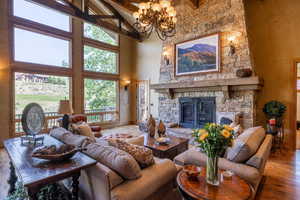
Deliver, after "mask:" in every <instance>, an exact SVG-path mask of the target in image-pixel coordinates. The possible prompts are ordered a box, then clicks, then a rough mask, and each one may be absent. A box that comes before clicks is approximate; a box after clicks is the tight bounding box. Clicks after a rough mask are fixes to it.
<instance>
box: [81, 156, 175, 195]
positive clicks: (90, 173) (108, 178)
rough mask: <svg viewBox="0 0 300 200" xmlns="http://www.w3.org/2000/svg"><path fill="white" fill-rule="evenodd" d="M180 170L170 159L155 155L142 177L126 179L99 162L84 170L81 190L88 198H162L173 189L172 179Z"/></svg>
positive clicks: (143, 171)
mask: <svg viewBox="0 0 300 200" xmlns="http://www.w3.org/2000/svg"><path fill="white" fill-rule="evenodd" d="M176 174H177V170H176V167H175V165H174V163H173V162H172V161H171V160H168V159H157V158H155V164H154V165H152V166H150V167H147V168H145V169H143V170H142V177H140V178H138V179H136V180H123V181H122V183H120V184H118V185H116V186H113V184H112V183H113V182H115V181H117V180H118V179H122V178H121V177H120V176H118V175H117V174H116V173H115V172H114V171H112V170H111V169H109V168H108V167H106V166H104V165H102V164H101V163H97V165H96V166H94V167H91V168H89V169H87V170H85V171H83V172H82V174H81V177H80V189H81V190H80V191H81V195H82V196H84V198H85V200H143V199H147V200H159V199H161V197H163V196H166V195H170V193H172V192H174V191H173V186H174V185H173V180H174V178H175V177H176Z"/></svg>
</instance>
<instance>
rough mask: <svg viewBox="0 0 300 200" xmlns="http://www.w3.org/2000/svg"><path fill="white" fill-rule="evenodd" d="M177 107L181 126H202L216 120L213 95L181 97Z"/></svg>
mask: <svg viewBox="0 0 300 200" xmlns="http://www.w3.org/2000/svg"><path fill="white" fill-rule="evenodd" d="M179 107H180V110H179V111H180V115H179V116H180V119H179V123H180V126H181V127H184V128H202V127H203V126H204V125H205V124H206V123H212V122H216V98H215V97H181V98H179Z"/></svg>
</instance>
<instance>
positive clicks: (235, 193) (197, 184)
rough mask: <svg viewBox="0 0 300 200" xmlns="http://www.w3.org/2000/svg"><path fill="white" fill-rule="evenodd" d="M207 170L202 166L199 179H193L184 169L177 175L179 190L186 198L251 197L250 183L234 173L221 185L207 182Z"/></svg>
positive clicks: (226, 199)
mask: <svg viewBox="0 0 300 200" xmlns="http://www.w3.org/2000/svg"><path fill="white" fill-rule="evenodd" d="M205 176H206V170H205V168H202V171H201V173H200V174H199V176H198V179H197V180H191V179H190V178H189V177H188V176H187V174H186V173H185V172H184V171H181V172H179V173H178V175H177V184H178V187H179V190H180V192H181V194H182V195H183V197H184V198H185V199H186V200H248V199H250V198H251V195H252V190H251V187H250V185H249V184H248V183H247V182H246V181H244V180H243V179H241V178H240V177H238V176H236V175H233V176H232V177H231V178H228V179H227V178H226V179H225V178H224V179H223V181H222V182H220V185H219V186H212V185H209V184H207V183H206V177H205Z"/></svg>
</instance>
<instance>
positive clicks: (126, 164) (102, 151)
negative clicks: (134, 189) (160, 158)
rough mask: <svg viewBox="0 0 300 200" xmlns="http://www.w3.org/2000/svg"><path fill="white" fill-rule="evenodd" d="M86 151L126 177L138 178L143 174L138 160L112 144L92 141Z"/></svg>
mask: <svg viewBox="0 0 300 200" xmlns="http://www.w3.org/2000/svg"><path fill="white" fill-rule="evenodd" d="M85 153H86V154H87V155H89V156H91V157H92V158H94V159H95V160H97V161H98V162H100V163H102V164H103V165H105V166H107V167H109V168H111V169H112V170H114V171H115V172H117V173H118V174H119V175H121V176H122V177H123V178H124V179H129V180H131V179H136V178H139V177H140V176H141V168H140V166H139V165H138V163H137V162H136V160H135V159H134V158H133V157H132V156H131V155H130V154H128V153H126V152H125V151H122V150H120V149H117V148H115V147H112V146H106V145H101V144H99V143H92V144H89V145H87V146H86V150H85Z"/></svg>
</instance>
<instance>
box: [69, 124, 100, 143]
mask: <svg viewBox="0 0 300 200" xmlns="http://www.w3.org/2000/svg"><path fill="white" fill-rule="evenodd" d="M72 130H73V131H74V133H75V134H78V135H83V136H87V137H89V138H91V139H92V140H95V136H94V134H93V132H92V129H91V127H90V126H89V124H88V123H86V122H81V123H77V124H73V125H72Z"/></svg>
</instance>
